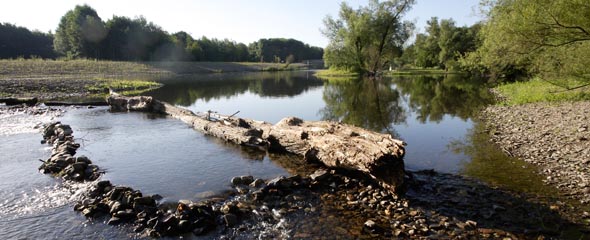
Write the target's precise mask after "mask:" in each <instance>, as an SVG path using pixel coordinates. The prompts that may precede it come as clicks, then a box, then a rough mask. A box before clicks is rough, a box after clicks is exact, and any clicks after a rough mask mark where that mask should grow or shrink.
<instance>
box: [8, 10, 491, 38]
mask: <svg viewBox="0 0 590 240" xmlns="http://www.w3.org/2000/svg"><path fill="white" fill-rule="evenodd" d="M341 2H342V0H289V1H285V0H280V1H279V0H208V1H205V0H167V1H162V0H83V1H80V0H60V1H46V0H13V1H4V2H3V3H2V7H0V22H8V23H12V24H16V25H18V26H24V27H27V28H29V29H37V30H40V31H44V32H47V31H49V30H51V31H55V29H56V28H57V25H58V23H59V20H60V18H61V16H63V15H64V14H65V13H66V12H67V11H68V10H70V9H73V8H74V6H76V5H77V4H84V3H86V4H88V5H90V6H91V7H93V8H94V9H96V11H97V12H98V15H99V16H100V17H101V18H102V19H103V21H106V20H108V19H110V18H111V17H112V16H113V15H118V16H127V17H136V16H140V15H143V16H144V17H146V18H147V20H149V21H152V22H154V23H155V24H157V25H159V26H161V27H162V28H163V29H164V30H166V31H168V32H171V33H173V32H177V31H181V30H182V31H186V32H188V33H190V34H191V35H192V36H193V37H195V38H198V37H201V36H207V37H211V38H220V39H223V38H228V39H231V40H235V41H237V42H243V43H246V44H248V43H250V42H254V41H256V40H258V39H260V38H272V37H285V38H295V39H298V40H301V41H303V42H305V43H309V44H310V45H314V46H319V47H324V46H325V45H327V39H325V38H324V36H322V34H321V33H320V30H319V29H320V28H321V27H322V20H323V19H324V18H325V16H326V15H332V16H337V15H338V10H339V5H340V3H341ZM346 2H347V3H349V4H350V5H351V6H354V7H357V6H360V5H366V3H367V0H349V1H346ZM477 5H478V0H417V4H416V5H414V6H413V8H412V10H410V12H408V14H407V15H406V19H407V20H411V21H415V22H416V25H417V26H418V29H419V30H422V31H423V29H424V24H425V23H426V20H428V19H430V17H432V16H437V17H439V18H451V17H452V18H453V19H454V20H455V21H456V22H457V24H458V25H459V26H463V25H471V24H473V23H475V22H477V21H479V20H480V19H481V18H480V17H479V16H478V15H477V14H476V12H477V9H476V8H477Z"/></svg>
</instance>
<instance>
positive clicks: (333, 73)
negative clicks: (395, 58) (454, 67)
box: [315, 68, 459, 79]
mask: <svg viewBox="0 0 590 240" xmlns="http://www.w3.org/2000/svg"><path fill="white" fill-rule="evenodd" d="M457 73H459V72H453V71H445V70H443V69H430V68H411V69H402V70H393V71H385V72H383V75H384V76H404V75H438V74H457ZM315 76H316V77H319V78H324V79H340V78H343V79H349V78H352V77H355V78H356V77H358V76H359V73H356V72H350V71H346V70H336V69H325V70H319V71H317V72H316V73H315Z"/></svg>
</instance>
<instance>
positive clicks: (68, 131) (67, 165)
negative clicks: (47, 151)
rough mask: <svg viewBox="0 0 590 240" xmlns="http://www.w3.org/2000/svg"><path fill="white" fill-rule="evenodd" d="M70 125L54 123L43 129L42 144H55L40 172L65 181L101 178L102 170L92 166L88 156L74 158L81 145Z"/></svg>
mask: <svg viewBox="0 0 590 240" xmlns="http://www.w3.org/2000/svg"><path fill="white" fill-rule="evenodd" d="M72 134H73V131H72V128H71V127H70V126H69V125H65V124H61V123H60V122H53V123H50V124H48V125H47V126H46V127H45V128H44V129H43V140H42V141H41V143H43V144H45V143H48V144H53V149H52V150H51V157H49V159H47V160H45V161H42V162H43V164H41V166H40V167H39V170H40V171H41V172H42V173H44V174H53V175H56V176H59V177H62V178H63V179H64V180H72V181H77V182H81V181H94V180H96V179H98V177H100V174H101V172H100V169H99V168H98V166H96V165H94V164H92V161H90V159H88V157H86V156H79V157H74V155H75V154H76V150H77V149H78V148H79V147H80V144H78V143H76V142H75V140H74V136H73V135H72Z"/></svg>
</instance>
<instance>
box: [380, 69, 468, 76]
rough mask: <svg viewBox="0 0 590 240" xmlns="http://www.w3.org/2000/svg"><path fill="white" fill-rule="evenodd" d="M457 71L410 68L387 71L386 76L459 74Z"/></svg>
mask: <svg viewBox="0 0 590 240" xmlns="http://www.w3.org/2000/svg"><path fill="white" fill-rule="evenodd" d="M457 73H459V72H456V71H446V70H444V69H438V68H409V69H400V70H393V71H388V72H385V75H386V76H403V75H430V74H432V75H438V74H457Z"/></svg>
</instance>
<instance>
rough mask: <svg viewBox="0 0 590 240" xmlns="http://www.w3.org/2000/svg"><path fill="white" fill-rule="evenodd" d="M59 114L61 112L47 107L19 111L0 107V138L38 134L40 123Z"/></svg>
mask: <svg viewBox="0 0 590 240" xmlns="http://www.w3.org/2000/svg"><path fill="white" fill-rule="evenodd" d="M61 114H62V111H61V110H59V109H54V108H48V107H41V108H37V107H35V108H20V109H19V108H8V107H6V106H0V124H1V125H2V127H0V136H8V135H14V134H21V133H35V132H39V128H40V127H41V124H42V123H44V122H49V121H52V120H54V119H55V118H57V117H59V116H60V115H61Z"/></svg>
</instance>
